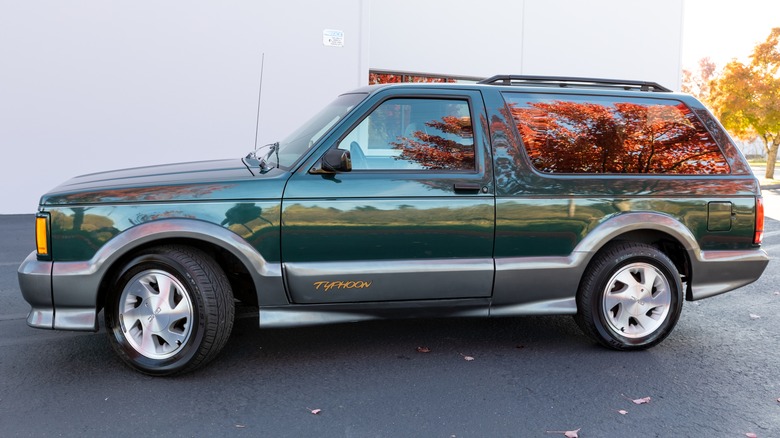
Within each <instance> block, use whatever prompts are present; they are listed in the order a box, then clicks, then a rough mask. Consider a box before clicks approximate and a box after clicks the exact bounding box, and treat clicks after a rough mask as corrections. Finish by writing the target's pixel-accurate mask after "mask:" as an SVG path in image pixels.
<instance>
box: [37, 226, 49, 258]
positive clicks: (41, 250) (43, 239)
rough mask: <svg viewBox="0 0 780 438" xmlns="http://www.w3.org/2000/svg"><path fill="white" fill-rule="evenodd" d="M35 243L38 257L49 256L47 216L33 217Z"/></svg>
mask: <svg viewBox="0 0 780 438" xmlns="http://www.w3.org/2000/svg"><path fill="white" fill-rule="evenodd" d="M35 243H36V245H37V246H38V255H42V256H47V255H49V218H48V216H36V217H35Z"/></svg>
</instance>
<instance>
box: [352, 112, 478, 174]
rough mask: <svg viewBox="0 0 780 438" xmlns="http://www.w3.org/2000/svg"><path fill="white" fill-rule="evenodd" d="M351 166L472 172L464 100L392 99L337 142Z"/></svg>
mask: <svg viewBox="0 0 780 438" xmlns="http://www.w3.org/2000/svg"><path fill="white" fill-rule="evenodd" d="M339 148H340V149H344V150H348V151H350V155H351V156H352V168H353V169H354V170H361V169H377V170H392V169H417V170H446V171H474V170H475V169H476V166H475V161H474V131H473V128H472V125H471V115H470V112H469V104H468V102H467V101H465V100H452V99H391V100H388V101H385V102H384V103H382V104H381V105H379V106H378V107H377V108H376V109H375V110H374V111H372V112H371V114H370V115H369V116H368V117H366V118H365V119H364V120H363V121H362V122H360V124H359V125H358V126H356V127H355V128H354V129H353V130H352V131H351V132H350V133H349V134H348V135H347V136H346V137H345V138H344V140H342V141H341V142H340V143H339Z"/></svg>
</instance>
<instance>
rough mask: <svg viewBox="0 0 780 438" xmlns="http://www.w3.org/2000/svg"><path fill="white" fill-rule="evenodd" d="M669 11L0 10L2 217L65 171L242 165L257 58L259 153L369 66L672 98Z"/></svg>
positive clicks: (377, 6)
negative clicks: (633, 82) (646, 90)
mask: <svg viewBox="0 0 780 438" xmlns="http://www.w3.org/2000/svg"><path fill="white" fill-rule="evenodd" d="M682 2H683V0H657V1H650V0H635V1H631V2H626V1H620V0H589V1H586V2H583V1H580V0H488V1H485V2H482V3H475V2H473V1H463V0H449V1H447V0H432V1H424V2H422V1H419V0H415V1H412V0H394V1H392V2H388V1H376V0H330V1H328V2H316V1H303V0H297V1H296V0H291V1H287V2H256V1H249V0H245V1H234V2H214V1H187V0H170V1H165V2H157V1H151V0H137V1H134V2H119V1H106V0H81V1H69V2H62V1H59V0H30V1H1V2H0V153H2V158H0V188H1V189H0V193H2V195H0V196H1V197H0V214H3V213H32V212H34V211H35V208H36V206H37V201H38V197H39V196H40V195H41V194H42V193H44V192H45V191H47V190H49V189H51V188H52V187H54V186H55V185H57V184H59V183H60V182H62V181H64V180H66V179H68V178H70V177H72V176H75V175H79V174H84V173H90V172H95V171H100V170H109V169H112V168H123V167H132V166H141V165H149V164H159V163H166V162H175V161H192V160H205V159H212V158H227V157H236V158H238V157H240V156H242V155H245V154H246V153H247V152H248V151H249V150H250V149H252V146H253V143H254V137H255V119H256V108H257V89H258V82H259V77H260V54H261V53H263V52H264V53H265V67H264V78H263V101H262V107H261V110H260V113H261V124H260V135H259V140H258V141H259V143H260V144H265V143H269V142H272V141H275V140H278V139H281V138H282V137H284V136H285V134H286V133H288V132H289V131H290V130H292V129H293V128H294V127H295V126H297V125H298V124H299V123H300V122H301V121H302V120H303V119H306V118H308V116H310V115H311V114H313V113H314V112H315V111H317V110H318V109H319V108H320V107H321V106H322V105H324V104H325V103H327V102H328V101H329V100H331V99H332V98H333V97H335V95H337V94H338V93H340V92H342V91H346V90H349V89H352V88H355V87H358V86H361V85H363V84H365V83H366V82H367V79H368V78H367V77H368V70H369V68H373V69H383V70H395V71H412V72H422V73H440V74H452V75H459V76H489V75H493V74H497V73H513V74H545V75H568V76H601V77H615V78H621V79H643V80H653V81H657V82H660V83H661V84H663V85H666V86H668V87H671V88H678V86H679V72H680V56H681V55H680V54H681V38H682V37H681V31H682ZM324 29H337V30H342V31H344V34H345V40H344V46H343V47H326V46H325V45H323V42H322V33H323V30H324Z"/></svg>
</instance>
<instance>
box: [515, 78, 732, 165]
mask: <svg viewBox="0 0 780 438" xmlns="http://www.w3.org/2000/svg"><path fill="white" fill-rule="evenodd" d="M504 98H505V100H506V102H507V105H508V107H509V111H510V113H511V115H512V117H513V118H514V120H515V123H516V124H517V129H518V130H519V132H520V135H521V137H522V139H523V143H524V146H525V148H526V151H527V152H528V156H529V157H530V158H531V162H532V163H533V165H534V167H536V169H538V170H539V171H542V172H548V173H655V174H658V173H661V174H662V173H668V174H725V173H729V172H730V169H729V165H728V163H727V161H726V159H725V158H724V156H723V154H722V153H721V151H720V149H719V148H718V145H717V143H715V141H714V140H713V139H712V137H711V136H710V134H709V132H708V131H707V130H706V129H705V128H704V126H703V125H702V124H701V122H700V121H699V119H698V118H697V117H696V116H695V115H694V114H693V112H692V111H691V110H690V109H689V108H688V107H687V106H685V105H684V104H683V103H682V102H678V101H674V100H668V99H666V100H664V99H639V98H633V99H632V98H624V97H620V98H612V97H606V96H569V95H552V94H546V95H526V94H522V93H504Z"/></svg>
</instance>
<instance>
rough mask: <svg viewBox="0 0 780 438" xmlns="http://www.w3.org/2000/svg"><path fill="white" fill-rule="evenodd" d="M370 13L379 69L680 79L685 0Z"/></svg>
mask: <svg viewBox="0 0 780 438" xmlns="http://www.w3.org/2000/svg"><path fill="white" fill-rule="evenodd" d="M371 16H372V23H371V67H372V68H375V69H380V70H401V71H409V72H425V73H437V74H448V73H450V74H458V75H463V76H492V75H495V74H524V75H549V76H585V77H606V78H616V79H635V80H647V81H654V82H658V83H660V84H662V85H664V86H666V87H669V88H673V89H679V85H680V60H681V57H682V24H683V23H682V19H683V0H657V1H656V0H635V1H625V0H589V1H581V0H518V1H492V2H482V3H475V2H473V1H464V0H460V1H443V0H436V1H426V2H420V1H419V0H394V1H392V2H375V3H374V4H373V5H372V9H371Z"/></svg>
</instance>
